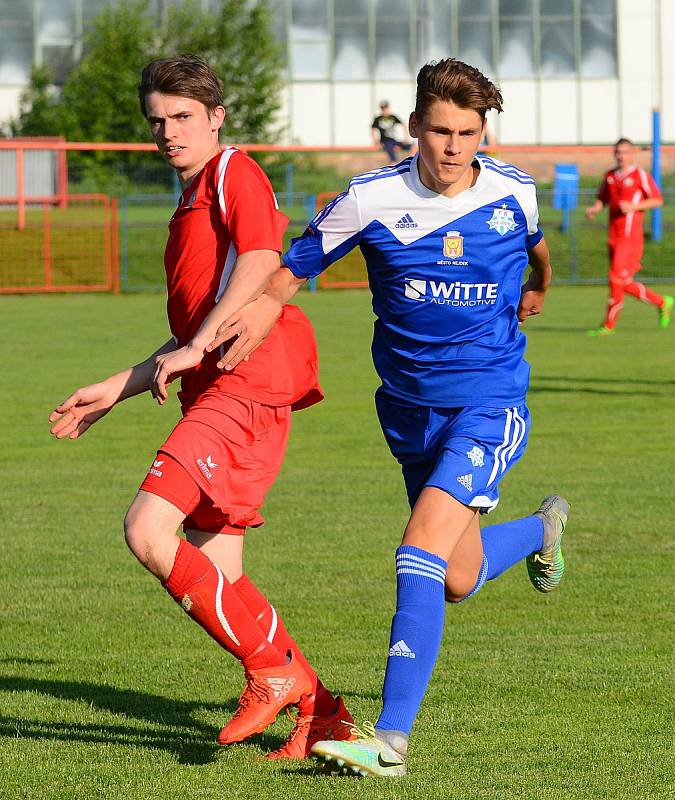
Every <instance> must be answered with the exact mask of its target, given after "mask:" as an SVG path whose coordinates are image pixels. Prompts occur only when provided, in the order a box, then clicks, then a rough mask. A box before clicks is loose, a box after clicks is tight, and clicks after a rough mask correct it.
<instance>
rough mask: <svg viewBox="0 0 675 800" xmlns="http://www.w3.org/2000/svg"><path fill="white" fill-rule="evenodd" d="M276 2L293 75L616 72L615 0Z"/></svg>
mask: <svg viewBox="0 0 675 800" xmlns="http://www.w3.org/2000/svg"><path fill="white" fill-rule="evenodd" d="M274 2H275V3H276V4H277V6H278V7H279V8H280V9H281V8H283V14H284V15H286V18H289V16H290V18H292V20H293V22H292V25H291V28H290V31H289V35H290V40H289V43H288V44H289V53H291V55H292V59H293V62H294V67H293V74H292V75H293V77H294V78H298V77H300V78H303V77H321V76H324V75H326V74H327V75H328V76H329V77H330V76H331V73H332V77H333V79H334V80H373V79H378V80H406V79H410V78H412V77H414V75H415V72H416V69H417V68H419V67H420V66H421V65H422V64H424V63H427V62H428V61H431V60H438V59H441V58H447V57H455V58H459V59H461V60H462V61H466V62H467V63H469V64H472V65H474V66H476V67H478V69H480V70H481V71H482V72H484V73H485V74H486V75H488V76H490V77H492V78H495V79H496V80H503V79H506V80H508V79H519V78H523V79H531V78H538V77H541V78H572V77H576V76H581V77H586V78H612V77H616V74H617V54H616V51H617V36H616V27H617V23H616V16H617V11H616V9H617V0H274ZM280 13H281V11H280ZM331 61H332V63H331Z"/></svg>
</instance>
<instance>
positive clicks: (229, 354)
mask: <svg viewBox="0 0 675 800" xmlns="http://www.w3.org/2000/svg"><path fill="white" fill-rule="evenodd" d="M281 311H282V306H281V305H279V303H278V302H277V301H276V300H275V299H274V298H272V297H270V296H269V295H266V294H263V295H261V296H260V297H258V298H257V299H256V300H253V301H252V302H251V303H249V304H248V305H246V306H244V307H243V308H242V309H240V310H239V311H237V312H236V313H235V314H233V315H232V316H231V317H229V318H228V319H226V320H225V322H223V323H222V324H221V326H220V327H219V328H218V330H217V331H216V335H215V336H214V338H213V341H212V342H210V343H209V344H207V345H206V350H207V351H208V352H211V351H212V350H215V349H216V347H220V345H221V344H223V343H224V342H227V341H230V340H232V343H231V344H230V346H229V348H228V349H227V351H226V352H225V353H223V356H222V358H221V359H220V361H219V362H218V369H225V370H228V371H229V370H232V369H234V368H235V367H236V366H237V364H239V363H240V362H241V361H244V360H248V357H249V356H250V355H251V353H252V352H253V351H254V350H255V349H256V348H257V347H259V346H260V345H261V344H262V342H263V341H264V340H265V339H266V338H267V336H268V334H269V332H270V331H271V330H272V328H273V327H274V324H275V323H276V321H277V320H278V319H279V317H280V316H281Z"/></svg>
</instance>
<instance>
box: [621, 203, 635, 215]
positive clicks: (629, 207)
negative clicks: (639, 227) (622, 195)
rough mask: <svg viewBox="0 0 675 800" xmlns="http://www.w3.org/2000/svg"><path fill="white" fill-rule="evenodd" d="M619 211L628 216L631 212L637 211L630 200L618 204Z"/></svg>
mask: <svg viewBox="0 0 675 800" xmlns="http://www.w3.org/2000/svg"><path fill="white" fill-rule="evenodd" d="M619 209H620V210H621V213H622V214H630V213H631V212H632V211H637V209H636V208H635V206H634V205H633V203H631V202H630V200H622V201H621V202H620V203H619Z"/></svg>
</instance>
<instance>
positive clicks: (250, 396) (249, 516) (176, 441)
mask: <svg viewBox="0 0 675 800" xmlns="http://www.w3.org/2000/svg"><path fill="white" fill-rule="evenodd" d="M221 96H222V90H221V87H220V83H219V81H218V79H217V77H216V76H215V75H214V73H213V72H212V71H211V69H210V68H209V67H208V66H207V64H206V63H204V62H203V61H202V60H201V59H199V58H196V57H194V56H181V57H178V58H171V59H160V60H157V61H153V62H151V63H150V64H148V65H147V66H146V67H145V69H144V70H143V74H142V76H141V83H140V86H139V98H140V104H141V110H142V112H143V114H144V115H145V116H146V118H147V119H148V122H149V124H150V130H151V132H152V135H153V137H154V139H155V142H156V144H157V147H158V149H159V151H160V153H161V154H162V156H163V157H164V158H165V160H166V161H167V162H168V163H169V164H170V165H171V166H172V167H173V168H174V169H175V170H176V172H177V173H178V177H179V178H180V182H181V185H182V187H183V193H182V195H181V197H180V200H179V204H178V208H177V209H176V211H175V213H174V215H173V217H172V218H171V222H170V223H169V239H168V242H167V246H166V251H165V257H164V263H165V269H166V278H167V287H168V302H167V310H168V318H169V326H170V329H171V333H172V336H171V338H170V339H169V340H168V341H167V342H166V343H165V344H163V345H162V346H161V347H159V348H158V349H157V350H156V351H155V352H154V353H153V354H152V355H151V356H149V357H148V358H147V359H145V361H143V362H141V363H139V364H136V365H135V366H133V367H130V368H129V369H126V370H124V371H123V372H119V373H117V374H115V375H112V376H110V377H108V378H106V379H105V380H104V381H101V382H99V383H94V384H91V385H89V386H85V387H83V388H80V389H77V390H76V391H75V392H74V393H73V394H71V395H70V397H68V399H67V400H65V401H64V402H63V403H61V404H60V405H59V406H57V408H56V409H55V410H54V411H53V412H52V414H51V415H50V421H51V422H52V423H53V425H52V428H51V431H52V433H53V434H54V436H56V437H57V438H58V439H63V438H70V439H77V438H78V437H79V436H81V435H82V434H84V433H85V432H86V430H87V429H88V428H89V427H90V426H91V425H93V424H94V423H95V422H97V421H98V420H99V419H101V418H102V417H103V416H104V415H105V414H107V413H108V412H109V411H110V410H111V409H112V407H113V406H114V405H116V404H117V403H120V402H121V401H122V400H126V399H127V398H129V397H132V396H134V395H137V394H140V393H142V392H145V391H151V392H152V395H153V396H154V397H155V398H156V400H157V401H158V402H159V403H160V404H163V403H164V402H165V401H166V399H167V397H168V392H167V384H168V383H170V382H171V381H172V380H173V379H174V378H176V377H178V376H181V390H180V392H179V393H178V395H179V399H180V402H181V410H182V414H183V416H182V419H181V420H180V421H179V422H178V424H177V425H176V427H175V428H174V430H173V431H172V433H171V434H170V435H169V437H168V438H167V440H166V441H165V442H164V444H163V445H162V446H161V447H160V448H159V450H158V451H157V456H156V458H155V459H154V461H153V464H152V465H151V467H150V470H149V471H148V474H147V476H146V478H145V480H144V481H143V483H142V484H141V487H140V490H139V492H138V494H137V496H136V498H135V499H134V501H133V503H132V504H131V507H130V508H129V510H128V512H127V515H126V518H125V522H124V527H125V537H126V542H127V544H128V546H129V548H130V549H131V551H132V552H133V554H134V555H135V556H136V557H137V558H138V560H139V561H140V562H141V564H143V566H144V567H146V568H147V569H148V570H149V571H150V572H151V573H152V574H153V575H155V577H157V578H158V579H159V580H160V581H161V582H162V586H163V587H164V588H165V589H166V590H167V592H168V593H169V594H170V595H171V597H172V598H173V599H174V600H175V601H176V602H177V603H178V604H180V605H181V607H182V608H183V609H184V610H185V612H186V613H187V614H188V615H189V616H190V617H191V618H192V619H193V620H195V622H197V623H198V624H199V625H201V627H202V628H204V630H205V631H206V632H207V633H208V634H209V635H210V636H211V637H212V638H213V639H215V641H216V642H217V643H218V644H219V645H220V646H221V647H223V648H224V649H225V650H227V651H228V652H230V653H231V654H232V655H233V656H235V658H237V659H238V660H239V661H240V662H241V663H242V665H243V667H244V670H245V676H246V686H245V688H244V691H243V692H242V695H241V697H240V699H239V706H238V708H237V710H236V712H235V714H234V716H233V717H232V719H231V720H230V721H229V722H228V724H226V725H225V726H224V727H223V729H222V730H221V731H220V734H219V736H218V741H219V743H220V744H230V743H232V742H237V741H242V740H244V739H246V738H248V737H249V736H252V735H254V734H255V733H259V732H260V731H262V730H264V729H265V728H266V727H267V726H268V725H270V724H271V723H272V722H273V721H274V720H275V718H276V716H277V713H278V712H279V710H280V709H282V708H284V707H286V706H288V705H292V704H297V705H298V708H299V716H298V719H297V721H296V725H295V728H294V729H293V731H292V732H291V734H290V736H289V738H288V739H287V740H286V742H285V743H284V744H283V745H282V747H281V748H279V749H278V750H276V751H274V752H273V753H270V754H269V756H268V757H270V758H304V757H305V756H307V755H308V754H309V750H310V748H311V746H312V744H313V743H314V742H315V741H318V740H320V739H323V738H327V732H330V735H331V736H334V737H337V738H343V739H348V738H351V737H352V733H351V724H350V723H351V722H352V719H351V717H350V715H349V712H348V711H347V710H346V708H345V706H344V702H343V701H342V699H341V698H339V697H334V696H333V695H332V694H331V693H330V692H329V691H328V690H327V689H326V688H325V687H324V686H323V684H322V683H321V681H320V680H319V679H318V678H317V676H316V673H315V672H314V670H313V669H312V667H311V666H310V665H309V663H308V662H307V660H306V658H305V657H304V655H303V654H302V652H301V651H300V649H299V648H298V646H297V644H296V643H295V641H294V640H293V639H292V638H291V637H290V635H289V634H288V633H287V631H286V629H285V627H284V625H283V623H282V621H281V619H280V618H279V616H278V614H277V612H276V610H275V609H274V607H273V606H271V605H270V603H269V602H268V600H267V598H266V597H265V596H264V595H263V594H262V593H261V592H260V591H259V589H258V588H257V587H256V586H255V584H254V583H253V582H252V581H251V580H250V578H249V577H248V576H247V575H246V574H245V573H244V572H243V566H242V556H243V544H244V539H243V534H244V532H245V529H246V528H247V527H249V526H251V527H256V526H259V525H261V524H262V522H263V518H262V516H261V515H260V511H259V509H260V507H261V505H262V503H263V499H264V496H265V493H266V491H267V490H268V489H269V487H270V486H271V484H272V483H273V481H274V479H275V477H276V475H277V473H278V472H279V469H280V467H281V462H282V459H283V455H284V451H285V447H286V441H287V438H288V433H289V428H290V415H291V411H292V410H296V409H300V408H305V407H307V406H309V405H312V404H313V403H316V402H318V401H319V400H320V399H321V398H322V396H323V395H322V393H321V388H320V386H319V383H318V377H317V376H318V365H317V354H316V343H315V341H314V334H313V331H312V327H311V324H310V323H309V320H308V319H307V318H306V317H305V315H304V314H303V313H302V312H301V311H300V309H299V308H297V307H287V313H285V314H284V315H283V316H282V317H281V318H280V319H279V322H278V323H277V325H276V326H275V328H274V330H273V331H272V333H271V335H270V337H269V338H268V339H267V341H266V342H265V344H264V345H263V346H262V347H261V348H259V351H258V353H257V354H256V358H255V359H252V360H251V361H249V362H242V363H241V364H240V365H239V366H238V367H237V369H236V370H231V371H229V372H225V373H223V372H221V371H220V370H219V369H218V368H217V366H216V364H217V361H218V358H219V354H218V352H213V353H206V351H205V347H206V345H207V344H208V343H210V342H211V341H212V339H213V338H214V335H215V332H216V330H217V329H218V327H219V325H220V323H221V322H222V321H223V320H224V319H226V318H227V317H228V316H230V315H231V314H232V313H233V311H235V310H237V309H239V308H240V307H241V306H242V305H243V304H244V303H246V302H248V301H250V300H252V299H254V298H255V297H257V296H258V295H259V294H260V293H261V292H262V291H263V289H264V288H265V285H266V283H267V280H268V278H269V277H270V276H271V275H272V274H273V273H275V272H276V271H277V269H278V268H279V254H280V252H281V249H282V234H283V231H284V229H285V227H286V224H287V222H288V220H287V219H286V217H285V216H284V215H283V214H282V213H281V212H280V211H279V210H278V208H277V205H276V200H275V197H274V194H273V192H272V188H271V186H270V184H269V181H268V179H267V176H266V175H265V174H264V172H263V171H262V170H261V169H260V167H258V165H257V164H256V163H255V162H254V161H252V160H251V159H250V158H249V157H248V156H246V155H245V154H244V153H242V152H241V151H239V150H237V149H236V148H231V147H230V148H226V149H225V150H224V151H222V152H221V149H220V145H219V141H218V138H219V131H220V127H221V125H222V124H223V120H224V117H225V109H224V108H223V105H222V100H221ZM181 524H182V525H183V530H184V531H185V538H181V537H179V536H178V535H177V534H176V529H177V528H178V527H179V526H180V525H181Z"/></svg>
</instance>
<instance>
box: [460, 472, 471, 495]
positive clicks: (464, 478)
mask: <svg viewBox="0 0 675 800" xmlns="http://www.w3.org/2000/svg"><path fill="white" fill-rule="evenodd" d="M457 480H458V481H459V482H460V483H461V484H462V486H463V487H464V488H465V489H468V490H469V491H472V490H473V475H472V474H471V473H469V474H468V475H460V476H459V478H457Z"/></svg>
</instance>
